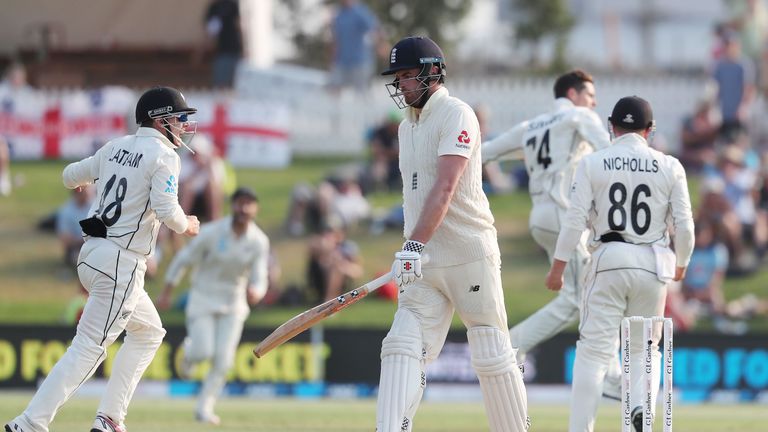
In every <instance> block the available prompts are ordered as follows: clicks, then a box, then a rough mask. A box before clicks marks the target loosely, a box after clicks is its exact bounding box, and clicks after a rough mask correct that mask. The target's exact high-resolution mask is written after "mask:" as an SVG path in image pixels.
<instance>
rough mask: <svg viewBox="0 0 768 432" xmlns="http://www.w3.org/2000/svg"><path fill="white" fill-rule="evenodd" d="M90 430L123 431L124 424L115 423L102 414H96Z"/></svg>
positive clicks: (100, 431)
mask: <svg viewBox="0 0 768 432" xmlns="http://www.w3.org/2000/svg"><path fill="white" fill-rule="evenodd" d="M91 432H125V425H124V424H122V423H121V424H117V423H115V421H114V420H112V419H111V418H109V417H107V416H105V415H103V414H97V415H96V419H95V420H94V421H93V426H91Z"/></svg>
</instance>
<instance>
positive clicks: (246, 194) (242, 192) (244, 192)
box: [232, 187, 259, 202]
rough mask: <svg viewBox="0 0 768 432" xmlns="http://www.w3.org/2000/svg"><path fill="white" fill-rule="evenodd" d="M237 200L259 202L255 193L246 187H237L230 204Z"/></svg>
mask: <svg viewBox="0 0 768 432" xmlns="http://www.w3.org/2000/svg"><path fill="white" fill-rule="evenodd" d="M239 198H249V199H250V200H251V201H256V202H259V197H258V196H257V195H256V192H254V191H253V189H251V188H247V187H239V188H237V189H236V190H235V192H234V193H233V194H232V202H234V201H235V200H237V199H239Z"/></svg>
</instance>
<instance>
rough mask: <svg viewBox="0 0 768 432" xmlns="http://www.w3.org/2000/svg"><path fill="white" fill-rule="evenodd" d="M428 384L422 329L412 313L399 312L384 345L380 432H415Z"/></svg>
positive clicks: (382, 354) (378, 429)
mask: <svg viewBox="0 0 768 432" xmlns="http://www.w3.org/2000/svg"><path fill="white" fill-rule="evenodd" d="M426 381H427V379H426V373H425V371H424V349H423V342H422V339H421V328H420V327H419V323H418V321H417V320H416V318H415V317H414V316H413V315H412V314H411V313H410V312H408V311H407V310H404V309H400V310H398V312H397V314H395V320H394V322H393V324H392V328H391V329H390V331H389V334H387V337H385V338H384V341H383V342H382V345H381V379H380V382H379V394H378V401H377V408H376V417H377V419H376V430H377V431H378V432H399V431H410V430H412V428H413V416H414V414H415V413H416V409H417V408H418V406H419V403H420V402H421V396H422V395H423V393H424V387H425V386H426Z"/></svg>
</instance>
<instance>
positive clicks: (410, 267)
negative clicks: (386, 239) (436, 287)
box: [392, 240, 424, 288]
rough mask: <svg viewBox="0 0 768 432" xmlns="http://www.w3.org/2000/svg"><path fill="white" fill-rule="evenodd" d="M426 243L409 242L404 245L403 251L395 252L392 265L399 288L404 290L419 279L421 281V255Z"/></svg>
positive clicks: (393, 274)
mask: <svg viewBox="0 0 768 432" xmlns="http://www.w3.org/2000/svg"><path fill="white" fill-rule="evenodd" d="M423 251H424V243H421V242H417V241H415V240H408V241H406V242H405V243H403V250H401V251H400V252H395V261H394V262H393V263H392V276H393V277H394V278H395V282H396V283H397V286H398V287H400V288H402V287H404V286H406V285H408V284H409V283H412V282H414V281H415V280H417V279H421V253H422V252H423Z"/></svg>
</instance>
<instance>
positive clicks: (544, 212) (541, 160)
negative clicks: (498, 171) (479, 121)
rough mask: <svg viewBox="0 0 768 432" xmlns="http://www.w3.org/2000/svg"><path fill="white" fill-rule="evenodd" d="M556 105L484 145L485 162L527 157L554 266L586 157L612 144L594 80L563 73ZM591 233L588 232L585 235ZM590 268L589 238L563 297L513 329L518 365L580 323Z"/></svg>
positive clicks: (614, 367) (614, 366) (615, 380)
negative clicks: (578, 173)
mask: <svg viewBox="0 0 768 432" xmlns="http://www.w3.org/2000/svg"><path fill="white" fill-rule="evenodd" d="M553 90H554V95H555V103H554V105H553V107H552V109H551V110H550V111H549V112H546V113H543V114H541V115H539V116H537V117H534V118H533V119H530V120H526V121H524V122H522V123H520V124H518V125H516V126H515V127H513V128H512V129H510V130H509V131H507V132H505V133H504V134H502V135H500V136H499V137H498V138H496V139H494V140H491V141H489V142H487V143H485V144H484V145H483V161H484V162H488V161H491V160H495V159H499V158H507V157H510V155H511V156H513V157H514V156H515V155H519V153H521V150H522V154H523V157H524V160H525V170H526V173H527V174H528V178H529V180H528V189H529V192H530V195H531V201H532V203H533V206H532V208H531V214H530V216H529V219H528V228H529V230H530V232H531V236H532V237H533V239H534V240H535V241H536V243H537V244H538V245H539V246H541V247H542V248H543V249H544V251H546V253H547V257H548V258H549V261H550V263H551V262H552V256H553V254H554V253H555V243H556V242H557V235H558V234H559V233H560V227H561V226H562V219H563V218H564V217H565V212H566V211H567V210H568V207H569V206H570V198H569V190H570V187H571V182H572V181H573V175H574V173H575V172H576V166H577V165H578V163H579V161H580V160H581V158H583V157H584V156H586V155H588V154H590V153H592V152H593V151H595V150H600V149H603V148H606V147H608V146H609V145H610V140H609V137H608V131H607V130H606V129H605V127H604V126H603V124H602V123H601V121H600V118H599V117H598V116H597V114H595V112H594V111H593V108H594V107H595V106H596V105H597V99H596V97H595V85H594V81H593V79H592V76H591V75H589V74H588V73H586V72H585V71H583V70H580V69H576V70H572V71H570V72H567V73H565V74H563V75H560V76H559V77H558V78H557V80H555V85H554V89H553ZM585 234H586V233H585ZM588 265H589V253H588V252H587V248H586V236H585V237H584V238H583V239H582V241H581V242H580V243H579V245H578V247H577V249H576V252H575V253H574V254H573V257H572V258H571V260H570V261H569V262H568V266H567V267H566V270H565V276H564V278H565V286H564V288H563V289H562V290H560V292H559V293H558V296H557V297H556V298H555V299H554V300H552V301H550V302H549V303H547V304H546V305H545V306H544V307H542V308H541V309H539V310H538V311H537V312H536V313H534V314H533V315H531V316H530V317H528V318H527V319H525V320H524V321H523V322H521V323H519V324H517V325H515V326H514V327H512V328H511V329H510V330H509V335H510V338H511V340H512V346H513V347H515V348H516V349H517V361H518V363H520V364H524V362H525V357H526V354H527V353H528V351H530V350H531V349H533V348H534V347H535V346H536V345H538V344H540V343H541V342H544V341H545V340H547V339H549V338H551V337H552V336H554V335H556V334H557V333H559V332H561V331H562V330H564V329H566V328H568V327H570V326H571V325H573V324H575V323H576V322H577V321H578V318H579V305H580V302H581V293H582V292H583V286H584V275H585V274H586V269H587V266H588ZM608 376H609V379H608V381H609V382H610V385H608V386H607V388H606V395H608V396H610V397H613V398H616V399H618V398H619V396H620V393H621V381H620V379H621V375H620V373H619V364H618V362H617V361H613V362H611V365H610V369H609V374H608Z"/></svg>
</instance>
